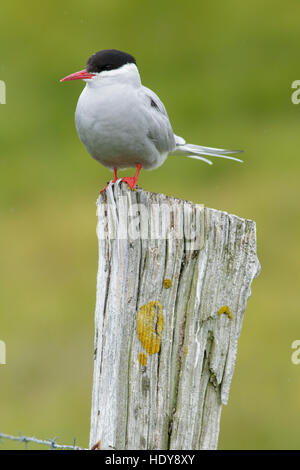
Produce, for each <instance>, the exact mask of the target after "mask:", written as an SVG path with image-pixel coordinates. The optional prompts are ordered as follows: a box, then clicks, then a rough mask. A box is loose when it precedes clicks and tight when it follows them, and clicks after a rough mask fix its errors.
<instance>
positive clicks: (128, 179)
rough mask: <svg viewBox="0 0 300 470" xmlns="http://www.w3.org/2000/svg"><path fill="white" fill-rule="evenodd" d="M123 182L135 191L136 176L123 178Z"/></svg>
mask: <svg viewBox="0 0 300 470" xmlns="http://www.w3.org/2000/svg"><path fill="white" fill-rule="evenodd" d="M122 181H124V183H127V184H128V186H129V187H130V188H131V189H135V187H136V182H137V178H135V177H134V176H124V177H123V178H122Z"/></svg>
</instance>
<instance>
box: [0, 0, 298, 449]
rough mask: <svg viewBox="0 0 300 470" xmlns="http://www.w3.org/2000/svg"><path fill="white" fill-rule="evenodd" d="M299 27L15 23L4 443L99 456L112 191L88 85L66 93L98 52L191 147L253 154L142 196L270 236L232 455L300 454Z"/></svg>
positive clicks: (256, 286) (204, 5)
mask: <svg viewBox="0 0 300 470" xmlns="http://www.w3.org/2000/svg"><path fill="white" fill-rule="evenodd" d="M299 13H300V5H299V2H297V1H291V2H288V3H286V4H284V5H283V4H282V2H279V1H274V0H272V1H271V0H267V1H265V2H261V1H258V0H252V1H251V2H250V1H248V2H240V1H238V0H229V1H227V2H221V1H215V2H195V1H191V0H186V1H185V2H182V1H179V0H172V1H170V0H168V1H161V0H160V1H157V0H152V2H144V1H141V0H132V1H129V2H123V1H121V0H110V1H102V0H101V1H92V0H85V1H84V2H74V0H73V1H71V0H69V1H57V0H55V1H51V2H50V1H48V2H38V1H33V0H28V1H27V2H21V1H19V2H18V1H16V0H12V1H11V2H5V3H3V4H2V5H1V16H0V49H1V56H0V79H1V80H4V81H5V83H6V87H7V96H6V100H7V103H6V104H5V105H0V144H1V158H0V211H1V212H0V215H1V231H0V239H1V243H0V289H1V295H0V315H1V317H0V339H2V340H4V341H5V342H6V345H7V365H5V366H4V365H2V366H0V432H4V433H11V434H17V433H18V432H19V431H21V432H23V433H24V434H27V435H36V436H38V437H40V438H47V437H54V436H58V442H61V443H72V440H73V437H76V438H77V441H78V444H79V445H81V446H87V445H88V435H89V420H90V401H91V400H90V399H91V385H92V367H93V315H94V305H95V287H96V271H97V256H98V254H97V240H96V233H95V227H96V213H95V201H96V198H97V196H98V193H99V190H100V189H101V188H102V187H103V186H104V184H105V183H106V181H107V180H108V179H109V178H110V176H111V173H110V172H109V171H108V170H107V169H105V168H103V167H101V166H100V165H99V164H98V163H97V162H96V161H94V160H93V159H92V158H91V157H89V155H88V154H87V152H86V150H85V149H84V147H83V145H82V144H81V143H80V141H79V139H78V137H77V134H76V131H75V126H74V111H75V106H76V102H77V99H78V96H79V93H80V92H81V90H82V88H83V83H81V82H68V83H64V84H62V83H60V82H59V79H60V78H62V77H64V76H65V75H68V74H70V73H72V72H75V71H77V70H80V69H82V68H83V67H84V65H85V62H86V60H87V58H88V57H89V56H90V55H91V54H92V53H93V52H95V51H98V50H101V49H106V48H117V49H121V50H125V51H127V52H130V53H131V54H133V55H134V56H135V57H136V59H137V63H138V66H139V69H140V72H141V76H142V80H143V82H144V84H145V85H146V86H148V87H150V88H152V89H153V90H154V91H155V92H156V93H158V95H159V96H160V97H161V99H162V100H163V102H164V103H165V105H166V107H167V109H168V113H169V116H170V119H171V122H172V125H173V129H174V131H175V132H176V133H178V134H179V135H182V136H184V137H185V138H186V139H187V140H188V141H189V142H192V143H199V144H203V145H207V146H216V147H225V148H226V147H228V148H243V149H245V154H244V159H245V163H244V164H242V165H241V164H238V163H235V162H230V161H222V160H220V159H215V160H214V161H215V164H214V165H213V166H212V167H209V166H208V165H205V164H204V163H201V162H199V161H195V160H190V159H184V158H180V157H169V158H168V160H167V162H166V163H165V164H164V166H162V167H161V168H159V169H158V170H155V171H153V172H142V174H141V176H140V179H139V184H140V186H142V187H143V188H144V189H146V190H150V191H155V192H163V193H166V194H168V195H172V196H177V197H180V198H184V199H190V200H192V201H194V202H198V203H204V204H205V205H207V206H208V207H214V208H217V209H221V210H225V211H228V212H230V213H233V214H237V215H240V216H242V217H245V218H251V219H254V220H255V221H256V223H257V234H258V255H259V259H260V262H261V265H262V271H261V274H260V276H259V277H258V278H257V279H256V280H255V281H254V283H253V285H252V297H251V298H250V300H249V302H248V306H247V310H246V315H245V319H244V324H243V329H242V335H241V338H240V342H239V351H238V360H237V366H236V370H235V375H234V378H233V382H232V387H231V395H230V401H229V404H228V406H227V407H224V408H223V414H222V421H221V433H220V441H219V448H220V449H280V448H282V449H291V448H297V449H299V448H300V440H299V436H300V420H299V416H300V398H299V397H300V395H299V390H300V365H299V366H296V365H293V364H292V362H291V354H292V349H291V343H292V342H293V341H294V340H295V339H299V338H300V315H299V312H298V309H299V280H298V281H297V279H299V269H300V263H299V235H300V222H299V217H298V213H299V212H298V209H299V170H300V158H299V150H298V148H299V122H300V116H299V114H300V105H299V106H297V105H293V104H292V102H291V93H292V89H291V83H292V82H293V81H294V80H296V79H300V62H299V50H298V49H299V47H298V46H299ZM123 174H124V173H123ZM123 174H122V173H121V175H122V176H123ZM13 447H18V446H15V445H13V444H11V443H10V442H5V444H1V445H0V448H13Z"/></svg>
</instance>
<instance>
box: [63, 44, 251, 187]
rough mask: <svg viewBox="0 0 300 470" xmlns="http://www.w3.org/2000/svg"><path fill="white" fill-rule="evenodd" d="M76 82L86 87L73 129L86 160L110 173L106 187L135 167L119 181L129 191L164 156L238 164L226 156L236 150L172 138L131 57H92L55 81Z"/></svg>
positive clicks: (110, 54) (155, 98) (121, 54)
mask: <svg viewBox="0 0 300 470" xmlns="http://www.w3.org/2000/svg"><path fill="white" fill-rule="evenodd" d="M79 79H82V80H84V81H85V82H86V86H85V88H84V90H83V91H82V93H81V95H80V97H79V100H78V103H77V107H76V112H75V123H76V129H77V132H78V135H79V137H80V140H81V141H82V143H83V144H84V146H85V147H86V149H87V151H88V152H89V153H90V155H91V156H92V157H93V158H94V159H95V160H97V161H98V162H99V163H101V164H102V165H104V166H105V167H108V168H109V169H111V170H113V171H114V179H113V180H112V182H115V181H117V170H118V169H124V168H131V167H134V168H135V167H136V173H135V176H134V177H124V178H122V180H123V181H126V183H128V185H129V186H130V187H131V188H134V187H135V186H136V183H137V178H138V175H139V172H140V169H141V168H143V169H145V170H153V169H154V168H158V167H159V166H161V165H162V164H163V163H164V161H165V160H166V158H167V156H168V155H183V156H187V157H189V158H195V159H198V160H202V161H204V162H206V163H209V164H210V165H211V164H212V162H211V161H210V160H209V159H208V158H205V157H204V156H206V157H210V158H212V157H220V158H227V159H231V160H236V161H242V160H239V159H238V158H235V157H232V156H231V154H235V153H239V152H240V151H239V150H226V149H218V148H213V147H203V146H201V145H193V144H187V143H186V142H185V140H184V139H183V138H182V137H179V136H177V135H175V134H174V132H173V130H172V126H171V124H170V121H169V117H168V114H167V111H166V108H165V106H164V105H163V103H162V102H161V100H160V99H159V98H158V96H157V95H156V94H155V93H154V92H153V91H152V90H150V89H149V88H146V87H145V86H143V85H142V82H141V78H140V74H139V71H138V68H137V65H136V61H135V58H134V57H133V56H132V55H130V54H127V53H126V52H121V51H118V50H115V49H106V50H103V51H99V52H96V53H95V54H93V55H92V56H91V57H90V58H89V59H88V61H87V64H86V68H85V69H84V70H81V71H79V72H76V73H73V74H71V75H68V76H67V77H65V78H63V79H62V80H61V81H62V82H64V81H67V80H79ZM105 188H106V187H105ZM105 188H104V189H105Z"/></svg>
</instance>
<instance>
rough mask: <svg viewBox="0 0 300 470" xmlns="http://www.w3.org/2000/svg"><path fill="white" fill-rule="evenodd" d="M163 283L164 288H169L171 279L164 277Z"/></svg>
mask: <svg viewBox="0 0 300 470" xmlns="http://www.w3.org/2000/svg"><path fill="white" fill-rule="evenodd" d="M163 284H164V288H165V289H170V287H171V285H172V281H171V279H165V280H164V282H163Z"/></svg>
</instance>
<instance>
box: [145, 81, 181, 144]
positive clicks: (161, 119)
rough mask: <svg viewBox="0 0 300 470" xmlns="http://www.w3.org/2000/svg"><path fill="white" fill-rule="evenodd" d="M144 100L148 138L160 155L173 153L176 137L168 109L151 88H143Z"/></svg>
mask: <svg viewBox="0 0 300 470" xmlns="http://www.w3.org/2000/svg"><path fill="white" fill-rule="evenodd" d="M142 93H143V100H144V104H145V106H146V109H147V125H148V133H147V135H148V138H149V139H150V140H151V141H152V142H153V144H154V145H155V147H156V149H157V150H158V151H159V152H160V153H169V152H172V151H173V150H174V149H175V147H176V143H175V136H174V132H173V129H172V126H171V123H170V120H169V116H168V114H167V111H166V108H165V106H164V105H163V103H162V102H161V101H160V99H159V97H158V96H157V95H156V94H155V93H154V92H153V91H152V90H150V88H146V87H145V86H143V87H142Z"/></svg>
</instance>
